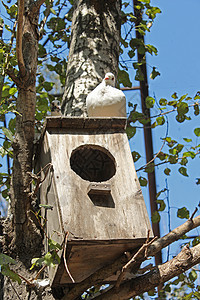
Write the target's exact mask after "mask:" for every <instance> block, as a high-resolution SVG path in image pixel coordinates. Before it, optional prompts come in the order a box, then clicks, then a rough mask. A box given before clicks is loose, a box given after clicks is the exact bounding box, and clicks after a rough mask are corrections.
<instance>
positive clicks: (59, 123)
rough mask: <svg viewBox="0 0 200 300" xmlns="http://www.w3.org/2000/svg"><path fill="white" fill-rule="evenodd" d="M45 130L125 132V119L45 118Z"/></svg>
mask: <svg viewBox="0 0 200 300" xmlns="http://www.w3.org/2000/svg"><path fill="white" fill-rule="evenodd" d="M44 127H45V128H70V129H74V128H75V129H83V128H85V129H88V130H89V129H101V128H102V129H118V130H122V129H123V130H125V128H126V118H80V117H63V116H53V117H52V116H51V117H46V121H45V124H44Z"/></svg>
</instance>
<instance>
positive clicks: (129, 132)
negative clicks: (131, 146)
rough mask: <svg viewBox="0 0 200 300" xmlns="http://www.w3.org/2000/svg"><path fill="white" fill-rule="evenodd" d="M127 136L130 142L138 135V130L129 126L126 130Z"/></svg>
mask: <svg viewBox="0 0 200 300" xmlns="http://www.w3.org/2000/svg"><path fill="white" fill-rule="evenodd" d="M126 134H127V136H128V139H129V140H130V139H131V138H132V137H133V136H134V135H135V134H136V128H135V127H132V126H128V127H127V128H126Z"/></svg>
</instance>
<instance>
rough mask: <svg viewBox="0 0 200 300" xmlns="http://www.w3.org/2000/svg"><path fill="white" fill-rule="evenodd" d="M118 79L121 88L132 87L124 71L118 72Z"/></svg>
mask: <svg viewBox="0 0 200 300" xmlns="http://www.w3.org/2000/svg"><path fill="white" fill-rule="evenodd" d="M118 79H119V83H122V84H123V86H125V87H126V86H128V87H131V86H132V83H131V81H130V78H129V74H128V72H126V71H124V70H119V73H118Z"/></svg>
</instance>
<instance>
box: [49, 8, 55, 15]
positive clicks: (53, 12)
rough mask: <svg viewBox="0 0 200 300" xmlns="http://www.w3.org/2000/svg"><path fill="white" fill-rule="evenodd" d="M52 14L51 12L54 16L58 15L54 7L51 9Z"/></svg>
mask: <svg viewBox="0 0 200 300" xmlns="http://www.w3.org/2000/svg"><path fill="white" fill-rule="evenodd" d="M50 12H51V13H52V14H54V15H56V12H55V10H54V9H53V8H52V7H51V8H50Z"/></svg>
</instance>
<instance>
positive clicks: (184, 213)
mask: <svg viewBox="0 0 200 300" xmlns="http://www.w3.org/2000/svg"><path fill="white" fill-rule="evenodd" d="M177 217H178V218H180V219H189V217H190V214H189V210H188V209H187V208H186V207H182V208H179V209H178V211H177Z"/></svg>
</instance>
